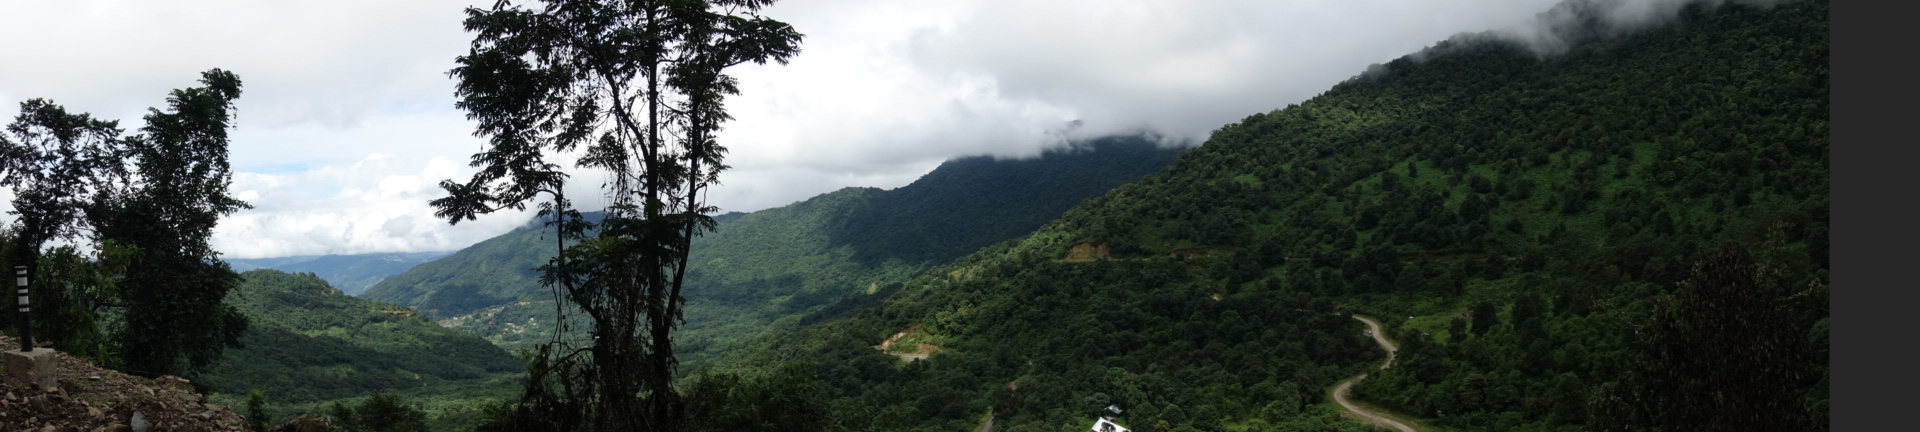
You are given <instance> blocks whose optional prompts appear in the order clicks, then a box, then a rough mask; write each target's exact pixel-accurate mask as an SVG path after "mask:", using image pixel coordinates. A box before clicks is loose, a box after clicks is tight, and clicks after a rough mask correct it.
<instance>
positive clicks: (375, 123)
mask: <svg viewBox="0 0 1920 432" xmlns="http://www.w3.org/2000/svg"><path fill="white" fill-rule="evenodd" d="M1681 1H1683V0H1627V3H1630V4H1632V5H1634V7H1635V8H1638V9H1635V8H1622V9H1621V11H1622V12H1621V13H1623V14H1639V15H1647V16H1651V15H1657V14H1658V11H1659V10H1662V9H1663V8H1667V6H1669V5H1671V4H1677V3H1679V2H1681ZM492 3H493V2H492V1H478V2H474V1H450V0H408V1H361V0H329V1H315V0H288V1H241V0H178V1H167V2H153V1H104V0H101V1H94V0H72V1H59V2H47V1H28V0H0V118H3V119H4V120H5V121H7V122H11V120H12V119H13V117H14V115H15V114H17V112H18V106H17V104H18V102H20V101H24V100H27V99H29V98H46V99H50V100H52V101H53V102H55V103H58V104H60V105H63V106H65V107H66V108H67V109H68V110H69V111H81V112H88V113H92V114H93V115H95V116H96V117H102V118H109V119H120V120H121V127H123V128H125V129H128V130H129V131H132V130H134V129H137V128H138V127H139V126H140V124H141V120H140V117H141V116H142V115H143V114H145V112H146V110H147V108H148V107H158V106H163V105H164V103H165V96H166V93H167V91H168V90H170V89H175V88H184V87H190V86H194V85H197V83H196V82H195V80H196V79H197V78H198V77H199V73H200V72H201V71H204V70H207V69H210V68H215V67H218V68H222V69H227V70H231V71H234V72H235V73H237V74H238V75H239V76H240V78H241V80H242V81H243V83H244V88H243V90H244V93H243V94H242V95H241V97H240V99H239V100H238V101H237V102H236V105H237V119H236V127H235V129H233V130H232V132H231V133H232V135H231V140H232V144H231V159H230V160H231V163H232V165H233V169H234V172H235V174H234V176H233V186H232V191H233V193H234V194H235V195H236V196H237V197H239V198H241V199H242V200H245V201H248V202H249V203H251V204H252V205H253V207H254V208H253V209H249V210H243V211H240V212H238V213H235V214H233V215H231V216H228V217H227V218H226V219H224V220H222V221H221V223H220V225H219V227H218V228H217V229H216V231H215V234H214V237H213V239H212V243H213V246H214V247H215V249H217V250H219V251H221V252H222V253H223V254H224V256H226V257H228V258H262V257H279V256H291V255H320V254H357V253H373V252H413V251H434V250H454V249H459V248H462V247H466V246H468V245H471V244H473V243H475V242H478V241H480V240H484V239H486V238H489V237H492V236H495V235H499V234H501V233H503V232H506V231H508V230H511V229H513V228H515V227H518V226H520V225H522V224H524V223H525V222H526V221H527V220H528V218H529V217H531V213H530V212H503V213H496V214H493V215H488V216H484V217H481V218H480V219H479V220H475V221H463V222H461V223H459V224H457V225H449V224H448V223H447V221H445V220H440V219H436V218H435V217H434V216H433V211H432V209H431V208H430V207H429V206H428V205H427V202H428V201H429V200H431V199H434V198H437V197H440V196H443V195H444V192H443V191H442V190H441V189H440V188H439V187H438V186H437V184H438V183H439V182H440V181H441V180H446V179H454V180H456V181H458V180H464V179H465V178H467V176H469V175H471V173H472V172H473V168H471V167H468V166H467V164H466V161H467V160H468V157H469V156H470V155H472V154H473V153H474V152H477V151H480V150H481V149H482V146H483V144H484V141H483V140H482V139H480V138H476V137H474V136H473V135H472V130H473V129H472V126H473V124H472V123H471V122H469V121H468V120H466V118H465V113H464V112H462V111H460V110H458V109H456V108H455V107H454V101H455V98H454V95H453V89H454V85H455V82H454V81H453V80H452V79H451V78H449V77H448V76H447V74H446V72H447V71H448V70H449V69H451V68H452V67H453V66H454V58H455V57H457V56H459V55H462V54H465V53H466V52H467V47H468V44H469V43H470V41H471V40H472V35H471V34H468V33H466V32H465V31H464V30H463V29H462V27H461V19H462V18H463V17H464V15H463V13H462V10H463V9H464V8H466V7H468V6H473V5H478V6H481V7H486V6H489V5H491V4H492ZM520 3H525V2H520ZM1554 3H1555V1H1554V0H1245V1H1241V0H1165V1H1144V0H942V1H919V0H783V1H780V2H778V3H776V4H774V5H773V6H772V7H770V8H768V9H767V10H765V11H764V12H763V14H764V15H766V16H768V17H771V18H773V19H778V20H782V21H785V22H788V23H790V24H792V25H793V26H794V27H795V28H796V29H797V30H799V31H800V32H801V33H803V34H805V35H806V39H805V40H804V42H803V43H802V52H801V54H799V55H798V56H797V57H795V58H794V59H793V60H792V62H791V63H790V64H788V65H784V66H781V65H771V64H770V65H766V66H756V65H746V66H741V67H737V68H735V69H733V70H731V73H733V74H734V75H735V76H736V77H738V78H739V80H740V82H741V90H742V92H743V94H742V95H740V96H737V97H735V98H733V99H731V100H729V102H728V104H729V107H730V109H731V112H732V114H733V115H734V117H735V120H734V121H733V122H731V123H729V124H728V125H727V126H726V127H727V129H726V130H725V131H724V132H722V134H721V135H720V137H719V138H720V140H721V142H722V144H723V145H726V146H728V147H729V148H730V149H731V153H730V154H729V155H728V157H727V160H726V161H727V163H728V164H729V165H731V166H732V167H733V168H732V170H730V171H727V172H726V173H725V174H723V176H722V179H721V181H722V183H723V184H722V185H721V186H720V187H718V188H717V189H715V190H714V192H713V193H712V195H711V197H710V201H711V202H712V203H713V204H714V205H717V206H719V207H720V208H721V210H722V211H754V210H760V209H766V208H771V207H778V206H783V205H787V204H790V203H793V202H796V201H799V200H803V199H806V198H808V197H811V196H814V195H818V194H822V193H826V192H831V191H833V190H837V189H840V188H843V187H849V186H865V187H879V188H894V187H899V186H904V185H906V184H907V183H909V182H912V181H913V180H914V179H916V178H918V177H919V176H920V175H922V174H925V173H927V172H928V171H931V170H932V169H933V168H934V167H936V166H938V165H939V164H940V162H942V161H944V160H947V159H950V158H954V157H961V156H971V155H995V156H1000V157H1009V158H1013V157H1029V156H1033V155H1037V154H1038V153H1039V152H1040V150H1041V149H1043V148H1047V147H1049V146H1057V145H1060V144H1061V143H1063V142H1065V141H1067V140H1074V139H1085V138H1092V137H1098V136H1103V135H1109V134H1119V133H1135V132H1152V133H1155V134H1158V135H1159V136H1162V137H1164V139H1165V141H1166V143H1167V144H1169V145H1183V144H1184V145H1192V144H1197V143H1200V142H1203V141H1204V140H1205V138H1206V136H1207V134H1208V133H1210V132H1211V131H1213V130H1214V129H1217V128H1218V127H1220V126H1222V125H1225V124H1228V123H1232V122H1235V121H1238V120H1239V119H1241V118H1244V117H1246V116H1247V115H1250V114H1253V113H1258V112H1266V111H1271V110H1274V109H1277V108H1280V107H1284V106H1287V105H1288V104H1293V103H1299V102H1301V101H1304V100H1306V99H1307V98H1310V97H1313V96H1314V95H1317V94H1319V93H1320V92H1322V91H1325V90H1326V89H1327V88H1329V87H1331V86H1332V85H1334V84H1336V83H1338V82H1340V81H1343V80H1346V79H1348V78H1351V77H1353V76H1355V75H1357V74H1359V73H1360V72H1361V71H1364V70H1365V69H1366V68H1367V66H1369V65H1372V64H1377V63H1385V62H1387V61H1390V60H1392V59H1394V58H1397V57H1400V56H1403V55H1406V54H1409V53H1413V52H1416V51H1419V50H1420V49H1422V48H1425V47H1428V46H1430V45H1432V44H1433V43H1435V42H1438V41H1440V40H1444V39H1446V38H1448V37H1450V36H1453V35H1456V34H1459V33H1463V32H1480V31H1487V30H1498V31H1501V32H1503V34H1516V35H1525V34H1529V33H1528V30H1527V28H1528V26H1530V25H1535V24H1530V23H1535V22H1536V21H1535V20H1536V17H1537V16H1539V15H1540V14H1541V13H1542V12H1545V11H1547V10H1548V9H1549V8H1550V7H1552V6H1553V5H1554ZM1668 9H1670V8H1668ZM1636 16H1638V15H1636ZM1537 33H1538V32H1534V34H1537ZM573 178H574V185H575V186H579V188H580V189H579V192H577V193H573V195H574V196H591V195H595V194H594V193H593V192H592V190H593V189H594V188H595V187H596V186H597V185H598V184H599V183H600V182H601V181H602V180H603V179H604V176H602V175H601V174H599V173H596V172H592V171H585V170H580V171H577V172H576V174H575V176H574V177H573ZM0 198H10V193H8V192H5V191H0ZM596 204H597V203H594V202H585V203H582V205H585V206H593V205H596ZM7 220H9V221H10V220H11V218H10V217H8V218H7Z"/></svg>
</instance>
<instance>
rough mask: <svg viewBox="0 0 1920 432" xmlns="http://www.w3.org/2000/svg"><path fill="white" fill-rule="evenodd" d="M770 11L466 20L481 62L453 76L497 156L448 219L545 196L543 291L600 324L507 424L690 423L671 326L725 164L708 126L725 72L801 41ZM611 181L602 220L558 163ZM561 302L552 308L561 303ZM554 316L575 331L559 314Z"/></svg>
mask: <svg viewBox="0 0 1920 432" xmlns="http://www.w3.org/2000/svg"><path fill="white" fill-rule="evenodd" d="M770 4H772V1H766V0H719V1H698V0H666V1H658V0H655V1H648V0H637V1H604V0H602V1H593V0H549V1H543V2H540V6H538V7H535V8H522V7H519V6H514V5H511V4H509V3H507V2H504V1H503V2H500V3H498V4H496V5H495V6H494V7H493V8H491V9H477V8H474V9H468V10H467V15H468V18H467V20H466V28H467V30H468V31H471V32H475V33H477V35H476V36H475V38H474V41H473V45H472V49H471V51H470V52H469V53H468V55H466V56H462V57H460V58H459V59H458V63H459V66H458V67H456V68H455V69H454V70H453V71H452V73H451V75H453V76H454V77H455V78H456V79H457V80H459V85H458V89H457V94H458V95H459V96H460V97H461V101H460V102H459V103H458V106H459V107H460V108H461V109H464V110H466V111H467V113H468V118H469V119H472V120H474V121H476V122H478V123H479V125H478V127H477V129H476V131H475V134H476V135H478V136H483V137H486V138H487V139H488V141H489V145H488V147H487V149H486V150H484V151H482V152H480V153H477V154H475V155H474V156H473V159H472V162H471V163H472V165H473V166H475V167H479V168H480V171H479V172H478V173H476V174H475V175H474V176H473V177H472V178H470V179H468V180H467V181H466V182H465V183H456V182H453V181H443V182H441V187H442V188H445V189H446V190H447V192H448V194H449V196H447V197H445V198H441V199H437V200H434V201H433V205H434V206H435V208H436V209H437V214H438V215H439V216H440V217H444V218H447V219H448V222H449V223H459V221H460V220H461V219H467V220H472V219H474V218H475V217H476V216H477V215H480V214H485V213H491V212H494V211H499V210H504V209H525V208H526V206H527V204H529V202H530V201H537V200H541V196H542V195H544V196H545V197H546V199H545V200H544V201H540V202H539V203H538V206H539V209H540V212H539V214H540V216H541V217H543V218H547V220H548V221H549V222H548V223H549V226H551V227H553V229H554V231H555V233H556V235H555V238H554V241H555V242H556V244H557V245H558V246H559V247H560V248H561V253H560V254H559V255H558V256H556V257H555V258H554V259H553V260H552V261H550V262H548V264H546V265H543V266H541V268H540V270H541V271H542V273H543V275H542V276H541V283H543V284H545V285H546V286H548V287H549V288H550V289H552V290H554V292H555V296H556V297H562V298H564V300H566V301H570V302H572V303H573V304H574V305H577V306H578V307H579V310H580V311H581V312H583V313H586V314H587V315H589V317H590V318H591V322H592V328H591V329H588V332H587V335H589V336H590V337H587V338H582V337H578V336H579V335H578V334H576V333H574V332H572V331H570V329H567V328H564V327H563V328H561V329H560V330H559V331H557V332H555V338H554V340H553V341H551V342H549V343H547V344H544V345H542V346H540V347H539V348H538V349H537V350H536V352H534V353H532V357H533V359H532V360H533V361H532V364H531V365H530V367H529V371H528V376H527V387H526V393H525V394H524V395H523V396H522V398H521V400H520V402H519V403H518V404H517V405H516V406H514V407H513V409H512V410H511V412H510V413H509V414H508V415H507V418H506V419H505V422H506V424H504V425H502V426H505V427H507V428H508V429H511V430H578V429H583V428H592V429H597V430H648V431H675V430H679V429H680V425H681V423H682V418H683V416H684V413H685V404H684V402H683V401H682V400H681V396H680V395H679V393H678V391H677V390H676V389H675V388H674V387H673V383H672V381H673V375H674V368H675V366H676V364H677V361H676V359H675V357H674V354H673V339H672V332H673V329H674V328H675V327H677V326H678V325H679V324H680V321H681V305H682V303H683V302H684V299H683V298H682V297H681V295H680V288H681V282H682V281H683V279H684V277H685V269H686V261H687V248H688V245H689V242H690V241H691V240H692V238H693V237H694V236H697V235H700V233H702V232H703V231H705V230H709V229H712V228H713V226H714V222H713V220H712V218H710V217H709V216H708V215H710V214H711V213H713V212H714V211H715V209H714V208H712V207H710V206H708V205H707V204H706V201H705V191H706V188H707V187H708V186H710V185H712V184H713V183H715V182H716V181H717V180H718V178H719V173H720V172H721V171H722V170H724V169H726V165H724V164H722V163H721V159H722V156H723V155H724V154H725V152H726V149H725V148H724V147H721V146H720V145H719V144H718V143H717V142H716V141H715V140H714V136H713V135H714V133H715V132H717V131H719V130H720V125H721V124H722V123H724V122H725V121H726V120H728V119H730V117H729V116H728V115H727V114H726V109H725V106H724V104H723V100H724V97H725V96H727V95H733V94H737V93H738V88H737V87H736V82H735V80H734V79H733V78H732V77H730V76H727V75H726V74H725V73H724V71H725V69H726V68H728V67H731V66H734V65H739V64H742V63H746V62H753V63H759V64H764V63H766V62H768V61H774V62H779V63H781V64H784V63H786V61H787V60H788V59H789V58H791V57H792V56H793V55H795V54H798V52H799V43H800V39H801V35H800V34H799V33H798V32H796V31H794V30H793V28H792V27H791V26H789V25H787V24H786V23H782V22H779V21H774V20H770V19H767V18H764V17H761V16H759V15H758V12H759V11H760V10H761V9H762V8H765V7H766V6H768V5H770ZM550 154H552V155H556V156H557V155H559V154H577V155H578V157H577V159H575V161H574V164H575V166H576V167H580V168H589V169H601V170H605V171H606V172H607V174H608V176H609V177H608V180H607V181H606V183H604V185H603V189H602V193H603V194H604V195H605V198H606V199H607V202H608V203H609V204H608V208H607V209H606V218H605V219H604V220H603V221H602V222H601V223H600V224H599V226H597V227H596V226H592V224H590V223H588V222H587V221H586V220H584V219H583V218H582V217H581V214H580V212H579V211H578V210H577V209H576V208H574V206H573V204H572V201H571V200H570V199H569V198H568V197H567V195H566V181H567V175H566V174H565V173H564V172H563V168H562V167H561V166H560V165H559V164H557V163H555V162H552V161H550V160H549V159H548V157H549V155H550ZM559 303H560V302H556V310H558V311H559V312H561V313H565V311H566V309H565V307H563V306H561V305H560V304H559ZM559 322H561V323H565V322H567V321H566V320H565V319H564V318H563V319H561V320H559Z"/></svg>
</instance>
